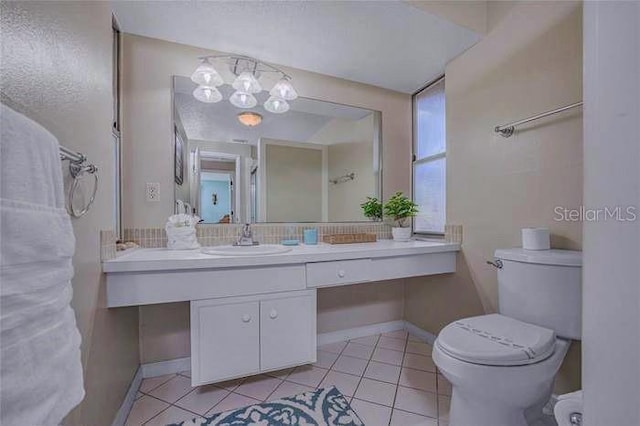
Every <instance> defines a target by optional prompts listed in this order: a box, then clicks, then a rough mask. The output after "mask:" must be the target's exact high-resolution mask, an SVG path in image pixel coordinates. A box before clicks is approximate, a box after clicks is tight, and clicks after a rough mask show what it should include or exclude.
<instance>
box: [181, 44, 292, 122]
mask: <svg viewBox="0 0 640 426" xmlns="http://www.w3.org/2000/svg"><path fill="white" fill-rule="evenodd" d="M200 61H201V63H200V65H199V66H198V68H197V69H196V70H195V71H194V72H193V75H192V76H191V80H193V81H194V82H195V83H197V84H198V85H199V86H198V87H197V88H196V89H195V90H194V91H193V96H194V97H195V98H196V99H198V100H199V101H202V102H207V103H213V102H218V101H220V100H221V99H222V95H221V94H220V92H219V91H218V89H216V87H217V86H221V85H223V84H224V80H223V79H222V77H221V75H220V74H219V73H218V71H217V70H216V69H215V68H214V66H213V63H212V62H216V63H217V62H221V63H225V64H226V65H227V66H228V67H229V70H230V71H231V73H232V74H233V75H235V76H236V77H235V79H234V81H233V83H231V86H232V87H233V88H234V89H235V92H234V93H233V94H232V95H231V96H230V97H229V102H231V104H233V105H234V106H235V107H237V108H244V109H246V108H253V107H255V106H256V105H257V104H258V100H257V99H256V97H255V96H254V95H255V94H257V93H260V92H262V91H263V88H262V85H261V84H260V82H259V81H258V78H259V77H260V76H262V75H264V73H276V74H279V75H278V78H279V80H278V82H277V83H276V84H275V85H274V86H273V87H272V88H271V90H270V91H269V95H271V96H269V99H267V101H266V102H265V103H264V105H263V106H264V109H266V110H267V111H269V112H271V113H274V114H282V113H285V112H287V111H289V109H290V106H289V103H288V102H287V101H292V100H294V99H296V98H297V97H298V93H297V92H296V89H295V88H294V87H293V85H292V84H291V77H290V76H289V75H287V74H286V73H285V72H283V71H281V70H280V69H278V68H276V67H274V66H273V65H269V64H267V63H264V62H261V61H259V60H257V59H254V58H251V57H248V56H240V55H211V56H204V57H202V58H200Z"/></svg>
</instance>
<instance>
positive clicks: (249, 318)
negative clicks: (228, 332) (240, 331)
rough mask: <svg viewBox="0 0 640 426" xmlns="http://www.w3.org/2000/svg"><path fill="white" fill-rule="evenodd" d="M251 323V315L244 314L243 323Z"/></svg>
mask: <svg viewBox="0 0 640 426" xmlns="http://www.w3.org/2000/svg"><path fill="white" fill-rule="evenodd" d="M249 321H251V315H249V314H244V315H243V316H242V322H249Z"/></svg>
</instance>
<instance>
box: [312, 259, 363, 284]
mask: <svg viewBox="0 0 640 426" xmlns="http://www.w3.org/2000/svg"><path fill="white" fill-rule="evenodd" d="M367 281H371V259H357V260H342V261H335V262H317V263H307V287H329V286H334V285H342V284H354V283H363V282H367Z"/></svg>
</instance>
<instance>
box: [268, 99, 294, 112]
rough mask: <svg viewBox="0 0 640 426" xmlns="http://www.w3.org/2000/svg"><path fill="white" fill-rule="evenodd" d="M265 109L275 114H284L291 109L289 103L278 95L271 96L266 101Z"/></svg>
mask: <svg viewBox="0 0 640 426" xmlns="http://www.w3.org/2000/svg"><path fill="white" fill-rule="evenodd" d="M264 109H266V110H267V111H269V112H272V113H274V114H282V113H285V112H287V111H289V103H287V101H285V100H284V99H282V98H279V97H277V96H270V97H269V99H267V101H266V102H265V103H264Z"/></svg>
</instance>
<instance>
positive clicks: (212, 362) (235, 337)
mask: <svg viewBox="0 0 640 426" xmlns="http://www.w3.org/2000/svg"><path fill="white" fill-rule="evenodd" d="M259 312H260V304H259V302H257V301H256V302H244V303H228V304H220V302H216V301H211V300H200V301H194V302H191V383H192V385H194V386H196V385H200V384H204V383H212V382H217V381H221V380H225V379H228V378H232V377H237V376H246V375H251V374H254V373H257V372H258V371H259V369H260V346H259V345H260V327H259V321H260V315H259Z"/></svg>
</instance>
